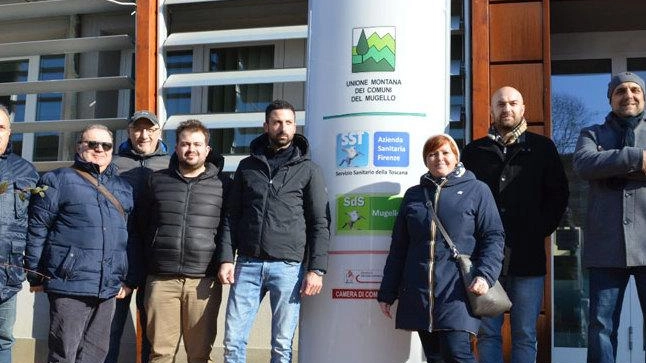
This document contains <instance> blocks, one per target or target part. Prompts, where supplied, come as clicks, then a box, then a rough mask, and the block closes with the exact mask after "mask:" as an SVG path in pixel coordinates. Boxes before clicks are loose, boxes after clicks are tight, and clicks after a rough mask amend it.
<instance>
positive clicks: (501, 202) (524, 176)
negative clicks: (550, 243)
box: [462, 132, 569, 276]
mask: <svg viewBox="0 0 646 363" xmlns="http://www.w3.org/2000/svg"><path fill="white" fill-rule="evenodd" d="M462 162H463V163H464V166H466V168H467V169H469V170H471V171H472V172H473V173H474V174H475V175H476V177H477V178H478V179H479V180H482V181H483V182H485V183H486V184H487V185H489V188H491V192H492V193H493V196H494V198H495V200H496V204H497V205H498V211H499V212H500V217H501V219H502V222H503V225H504V227H505V235H506V241H505V243H506V246H507V247H509V248H511V255H510V258H509V261H506V263H508V264H509V270H508V274H510V275H514V276H539V275H545V272H546V267H545V262H546V255H545V242H544V241H545V237H547V236H549V235H550V234H551V233H552V232H554V230H555V229H556V227H558V225H559V221H560V220H561V217H562V216H563V213H564V212H565V208H566V207H567V200H568V195H569V192H568V183H567V177H566V176H565V171H564V170H563V164H562V163H561V160H560V158H559V154H558V151H557V150H556V147H555V146H554V143H553V142H552V140H550V139H548V138H547V137H544V136H541V135H537V134H534V133H531V132H525V133H523V134H522V135H521V137H520V138H519V140H518V142H517V143H515V144H513V145H511V146H509V147H507V148H506V150H504V149H503V147H502V146H501V145H500V144H498V143H497V142H495V141H494V140H492V139H491V138H489V137H484V138H481V139H478V140H475V141H473V142H471V143H470V144H469V145H467V146H466V147H465V148H464V151H463V153H462Z"/></svg>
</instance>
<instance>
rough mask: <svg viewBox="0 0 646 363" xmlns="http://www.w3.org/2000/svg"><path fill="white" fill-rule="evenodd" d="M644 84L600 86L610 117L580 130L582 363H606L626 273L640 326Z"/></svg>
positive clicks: (620, 78)
mask: <svg viewBox="0 0 646 363" xmlns="http://www.w3.org/2000/svg"><path fill="white" fill-rule="evenodd" d="M645 90H646V89H645V88H644V80H643V79H642V78H641V77H639V76H638V75H636V74H634V73H630V72H622V73H618V74H616V75H615V76H614V77H612V79H611V80H610V83H609V84H608V91H607V96H608V100H609V101H610V107H611V109H612V111H611V112H609V113H608V115H607V116H606V119H605V122H604V123H602V124H598V125H594V126H590V127H586V128H584V129H583V130H581V134H580V135H579V139H578V141H577V144H576V149H575V151H574V158H573V165H574V171H575V172H576V173H577V174H578V175H579V176H581V178H582V179H584V180H587V181H588V183H589V184H590V189H589V191H588V199H587V202H588V211H587V217H586V227H585V230H584V237H585V244H584V247H583V265H584V266H585V267H587V268H588V271H589V284H590V324H589V326H588V362H589V363H614V362H615V360H616V358H617V357H616V356H617V330H618V328H619V320H620V317H621V307H622V304H623V300H624V292H625V291H626V286H627V285H628V280H629V279H630V276H631V275H632V276H634V278H635V285H636V286H637V295H638V296H639V303H640V305H641V307H642V314H643V317H644V321H646V309H645V308H646V244H645V243H644V232H645V230H644V225H645V224H646V151H645V150H644V149H646V122H645V112H644V91H645Z"/></svg>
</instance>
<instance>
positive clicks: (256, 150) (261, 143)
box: [249, 133, 310, 163]
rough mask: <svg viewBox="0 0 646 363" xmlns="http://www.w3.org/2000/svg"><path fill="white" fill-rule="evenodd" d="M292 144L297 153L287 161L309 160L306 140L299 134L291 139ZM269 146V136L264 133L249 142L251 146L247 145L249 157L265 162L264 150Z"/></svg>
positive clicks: (308, 147) (308, 145)
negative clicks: (249, 150)
mask: <svg viewBox="0 0 646 363" xmlns="http://www.w3.org/2000/svg"><path fill="white" fill-rule="evenodd" d="M292 144H293V145H294V147H295V148H296V150H298V152H297V153H294V154H295V155H294V156H293V157H292V159H291V160H290V161H289V162H290V163H291V162H295V161H299V160H305V159H310V144H309V142H308V141H307V138H305V136H303V135H301V134H294V138H293V139H292ZM268 145H269V136H268V135H267V133H264V134H262V135H260V136H258V137H256V138H255V139H254V140H253V141H251V144H249V148H250V149H251V155H252V156H255V157H257V158H260V159H262V160H266V157H265V155H264V154H265V149H266V148H267V146H268Z"/></svg>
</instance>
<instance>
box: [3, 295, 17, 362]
mask: <svg viewBox="0 0 646 363" xmlns="http://www.w3.org/2000/svg"><path fill="white" fill-rule="evenodd" d="M15 322H16V295H13V296H12V297H10V298H9V299H7V300H5V301H3V302H1V303H0V363H11V347H13V343H14V342H15V340H14V338H13V325H14V323H15Z"/></svg>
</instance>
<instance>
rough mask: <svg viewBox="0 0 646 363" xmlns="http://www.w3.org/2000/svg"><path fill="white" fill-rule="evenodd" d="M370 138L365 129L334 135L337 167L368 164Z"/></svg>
mask: <svg viewBox="0 0 646 363" xmlns="http://www.w3.org/2000/svg"><path fill="white" fill-rule="evenodd" d="M369 144H370V138H369V136H368V132H367V131H351V132H345V133H342V134H337V135H336V165H337V167H339V168H358V167H366V166H368V154H369Z"/></svg>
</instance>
